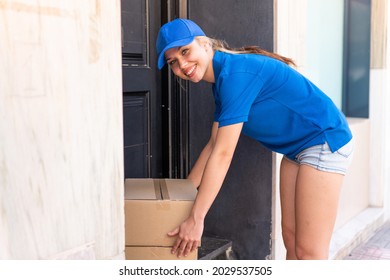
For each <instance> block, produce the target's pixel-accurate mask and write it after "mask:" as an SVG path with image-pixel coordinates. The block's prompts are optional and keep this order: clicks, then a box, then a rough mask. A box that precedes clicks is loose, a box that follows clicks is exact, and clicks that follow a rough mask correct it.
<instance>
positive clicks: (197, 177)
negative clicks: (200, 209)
mask: <svg viewBox="0 0 390 280" xmlns="http://www.w3.org/2000/svg"><path fill="white" fill-rule="evenodd" d="M217 132H218V123H217V122H214V123H213V126H212V128H211V136H210V140H209V141H208V142H207V144H206V146H205V147H204V148H203V150H202V152H201V153H200V155H199V157H198V159H197V161H196V162H195V165H194V166H193V167H192V169H191V171H190V174H188V176H187V179H189V180H190V181H191V182H192V183H193V184H194V186H195V187H199V185H200V181H201V180H202V176H203V172H204V169H205V167H206V163H207V161H208V159H209V157H210V154H211V152H212V150H213V148H214V143H215V138H216V136H217Z"/></svg>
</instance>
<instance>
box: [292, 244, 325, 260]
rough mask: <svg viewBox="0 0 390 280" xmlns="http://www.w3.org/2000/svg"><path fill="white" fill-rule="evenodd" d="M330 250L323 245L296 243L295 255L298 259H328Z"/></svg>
mask: <svg viewBox="0 0 390 280" xmlns="http://www.w3.org/2000/svg"><path fill="white" fill-rule="evenodd" d="M328 252H329V250H328V249H327V248H321V246H316V245H315V244H311V245H309V246H307V245H306V246H305V245H303V244H299V243H296V244H295V255H296V257H297V259H298V260H326V259H328Z"/></svg>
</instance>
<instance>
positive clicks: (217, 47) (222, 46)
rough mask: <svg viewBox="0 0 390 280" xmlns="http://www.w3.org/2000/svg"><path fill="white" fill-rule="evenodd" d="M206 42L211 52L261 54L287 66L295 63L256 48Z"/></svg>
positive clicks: (216, 41)
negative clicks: (210, 46) (208, 43)
mask: <svg viewBox="0 0 390 280" xmlns="http://www.w3.org/2000/svg"><path fill="white" fill-rule="evenodd" d="M208 40H209V41H210V43H211V45H212V48H213V50H217V51H221V52H225V53H232V54H249V53H253V54H261V55H265V56H269V57H272V58H274V59H277V60H280V61H282V62H284V63H286V64H287V65H291V66H296V65H295V62H294V61H293V60H292V59H291V58H288V57H284V56H281V55H279V54H276V53H272V52H268V51H265V50H263V49H261V48H259V47H257V46H245V47H241V48H231V47H229V46H228V44H226V42H224V41H222V40H216V39H212V38H208Z"/></svg>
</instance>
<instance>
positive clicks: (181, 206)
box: [125, 179, 197, 260]
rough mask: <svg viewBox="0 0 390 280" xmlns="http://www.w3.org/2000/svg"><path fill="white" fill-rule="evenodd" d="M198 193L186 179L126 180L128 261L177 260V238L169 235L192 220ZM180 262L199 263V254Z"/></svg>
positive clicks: (193, 253) (194, 252) (195, 253)
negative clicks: (175, 248) (190, 215)
mask: <svg viewBox="0 0 390 280" xmlns="http://www.w3.org/2000/svg"><path fill="white" fill-rule="evenodd" d="M196 193H197V191H196V188H195V187H194V186H193V184H192V183H191V182H190V181H189V180H186V179H126V180H125V242H126V248H125V254H126V259H128V260H157V259H159V260H170V259H177V257H176V256H175V255H172V254H171V247H172V246H173V244H174V242H175V240H176V237H169V236H168V235H167V233H168V232H169V231H172V230H173V229H175V228H176V227H177V226H179V225H180V224H181V223H182V222H183V221H184V220H185V219H186V218H187V217H188V216H189V214H190V212H191V209H192V205H193V203H194V200H195V197H196ZM181 259H191V260H194V259H197V250H195V251H193V252H192V253H191V254H189V255H188V256H187V257H182V258H181Z"/></svg>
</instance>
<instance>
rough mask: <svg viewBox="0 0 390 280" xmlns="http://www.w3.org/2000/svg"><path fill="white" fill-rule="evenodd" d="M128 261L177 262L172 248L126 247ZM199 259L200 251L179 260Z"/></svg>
mask: <svg viewBox="0 0 390 280" xmlns="http://www.w3.org/2000/svg"><path fill="white" fill-rule="evenodd" d="M125 255H126V260H177V259H178V258H177V256H176V255H172V254H171V247H133V246H126V249H125ZM196 259H198V250H197V249H196V250H194V251H192V252H191V253H190V254H188V256H187V257H184V256H183V257H180V259H179V260H196Z"/></svg>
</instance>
